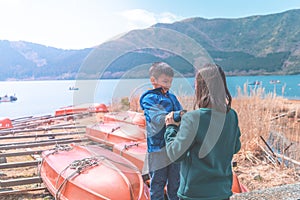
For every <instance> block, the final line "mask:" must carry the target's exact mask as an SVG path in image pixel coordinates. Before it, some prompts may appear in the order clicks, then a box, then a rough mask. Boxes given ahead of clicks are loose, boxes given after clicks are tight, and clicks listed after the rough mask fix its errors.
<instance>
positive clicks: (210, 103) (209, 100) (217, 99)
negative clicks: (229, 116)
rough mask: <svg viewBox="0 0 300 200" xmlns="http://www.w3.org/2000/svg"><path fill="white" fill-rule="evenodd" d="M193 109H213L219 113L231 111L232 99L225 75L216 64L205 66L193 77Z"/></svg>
mask: <svg viewBox="0 0 300 200" xmlns="http://www.w3.org/2000/svg"><path fill="white" fill-rule="evenodd" d="M195 96H196V99H195V104H194V109H196V107H198V108H214V109H216V110H217V111H220V112H228V111H229V110H230V109H231V101H232V97H231V95H230V93H229V90H228V88H227V83H226V77H225V73H224V71H223V70H222V68H221V67H220V66H218V65H217V64H211V63H209V64H206V65H204V66H203V68H201V69H199V70H198V72H197V74H196V77H195Z"/></svg>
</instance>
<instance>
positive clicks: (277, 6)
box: [0, 0, 300, 49]
mask: <svg viewBox="0 0 300 200" xmlns="http://www.w3.org/2000/svg"><path fill="white" fill-rule="evenodd" d="M290 9H300V0H0V40H11V41H19V40H23V41H28V42H33V43H38V44H43V45H48V46H52V47H56V48H63V49H82V48H88V47H92V46H96V45H99V44H101V43H103V42H105V41H106V40H109V39H110V38H112V37H114V36H116V35H118V34H122V33H124V32H127V31H129V30H133V29H143V28H147V27H149V26H151V25H153V24H155V23H158V22H163V23H172V22H174V21H179V20H182V19H185V18H189V17H203V18H208V19H212V18H220V17H221V18H239V17H247V16H252V15H265V14H271V13H279V12H283V11H286V10H290Z"/></svg>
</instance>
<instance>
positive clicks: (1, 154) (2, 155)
mask: <svg viewBox="0 0 300 200" xmlns="http://www.w3.org/2000/svg"><path fill="white" fill-rule="evenodd" d="M43 151H45V150H32V151H19V152H10V153H0V158H1V157H13V156H26V155H32V154H40V153H42V152H43Z"/></svg>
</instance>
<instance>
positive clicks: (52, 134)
mask: <svg viewBox="0 0 300 200" xmlns="http://www.w3.org/2000/svg"><path fill="white" fill-rule="evenodd" d="M83 133H85V131H78V132H61V133H47V134H35V135H12V136H0V140H7V139H23V138H38V137H50V136H60V135H76V134H83Z"/></svg>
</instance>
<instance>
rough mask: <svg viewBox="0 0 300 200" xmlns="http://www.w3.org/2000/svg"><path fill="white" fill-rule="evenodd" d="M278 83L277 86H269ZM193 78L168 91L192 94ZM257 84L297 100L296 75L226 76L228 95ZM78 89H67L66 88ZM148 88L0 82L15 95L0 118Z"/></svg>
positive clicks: (129, 82) (0, 91)
mask: <svg viewBox="0 0 300 200" xmlns="http://www.w3.org/2000/svg"><path fill="white" fill-rule="evenodd" d="M272 80H278V81H280V83H278V84H271V83H270V81H272ZM193 81H194V79H193V78H175V79H174V81H173V86H172V89H171V90H172V91H173V92H174V93H175V94H177V95H192V94H193ZM255 81H258V82H260V83H261V84H260V85H259V86H248V87H263V88H264V89H265V92H266V93H274V91H276V95H277V96H283V97H285V98H288V99H300V75H290V76H236V77H227V82H228V87H229V90H230V92H231V94H232V96H233V97H234V96H236V94H237V88H238V87H241V88H243V87H244V84H245V83H246V82H248V83H252V82H255ZM72 86H74V87H78V88H79V90H69V87H72ZM148 88H151V85H150V82H149V80H148V79H118V80H117V79H105V80H81V81H78V80H67V81H56V80H55V81H7V82H0V96H4V95H6V94H7V95H9V96H10V95H16V97H17V98H18V100H17V101H16V102H13V103H10V102H5V103H4V102H2V103H0V118H3V117H8V118H11V119H13V118H18V117H24V116H31V115H33V116H40V115H46V114H54V112H55V110H56V109H58V108H60V107H64V106H69V105H77V104H82V103H105V104H110V103H111V102H112V99H119V98H121V97H129V98H130V97H132V96H136V95H139V94H140V93H141V92H142V91H144V90H146V89H148Z"/></svg>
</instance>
